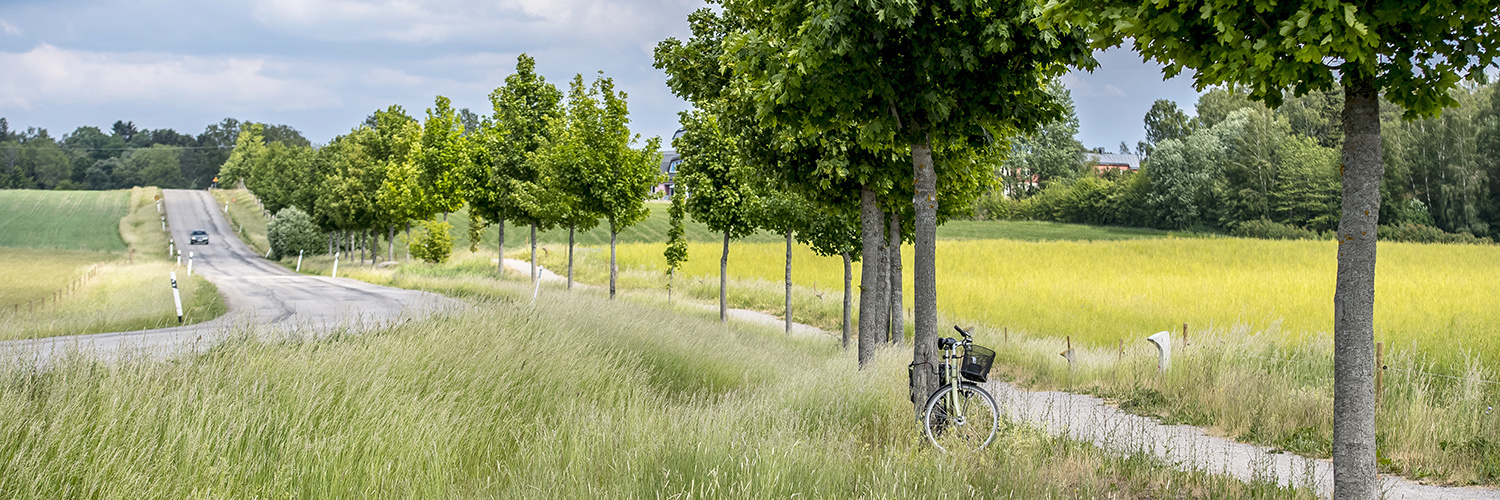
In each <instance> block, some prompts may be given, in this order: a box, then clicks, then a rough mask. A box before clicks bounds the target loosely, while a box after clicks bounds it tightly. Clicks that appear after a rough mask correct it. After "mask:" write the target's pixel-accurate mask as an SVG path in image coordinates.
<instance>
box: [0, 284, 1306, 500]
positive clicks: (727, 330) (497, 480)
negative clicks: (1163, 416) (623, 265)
mask: <svg viewBox="0 0 1500 500" xmlns="http://www.w3.org/2000/svg"><path fill="white" fill-rule="evenodd" d="M425 285H428V286H433V287H437V288H445V289H448V290H449V291H450V292H451V291H453V290H457V289H461V288H466V287H467V289H469V290H470V291H471V292H473V293H471V294H470V297H471V302H472V303H473V304H474V305H475V307H472V308H469V309H467V310H466V311H464V312H461V313H456V314H455V315H453V316H439V317H433V318H427V319H421V320H416V321H412V322H410V323H405V324H402V325H399V326H395V327H393V328H391V329H389V330H381V331H376V332H372V333H368V334H361V335H339V334H335V335H331V336H328V337H323V338H320V339H317V340H287V341H281V342H269V341H260V340H257V339H259V338H272V337H275V338H281V337H278V336H274V335H264V336H263V335H261V334H259V333H258V332H254V331H243V332H241V336H239V337H238V338H236V339H233V340H231V341H229V342H227V343H225V344H223V345H220V346H217V347H214V348H212V349H210V350H209V351H208V352H205V353H203V354H199V355H186V356H182V357H178V358H174V359H172V360H168V361H162V360H156V359H154V358H151V357H143V358H136V359H125V360H123V361H120V362H116V363H107V364H100V363H97V362H93V361H91V360H89V359H88V358H86V357H79V358H72V359H63V360H59V361H57V362H54V363H52V364H51V365H49V367H48V369H47V370H46V371H44V372H40V373H39V372H37V371H35V370H33V369H29V368H25V367H17V366H14V365H10V366H6V365H3V363H4V361H0V376H3V377H4V378H5V380H9V381H10V382H9V383H6V384H0V435H4V436H7V438H6V439H5V440H3V441H0V491H5V492H7V493H8V494H10V495H15V496H19V497H50V496H55V495H56V494H58V492H68V494H69V495H71V496H78V497H88V498H143V497H144V498H187V497H199V496H204V495H207V496H213V497H264V498H371V497H377V498H406V497H416V498H439V497H442V498H451V497H464V498H471V497H485V498H719V497H728V498H793V497H806V498H975V497H977V498H1034V499H1065V498H1067V499H1073V498H1103V497H1113V496H1116V495H1120V496H1123V497H1126V498H1149V497H1154V496H1156V495H1157V494H1159V493H1160V492H1162V491H1169V490H1181V491H1189V492H1193V495H1194V496H1197V497H1202V498H1250V497H1254V498H1292V497H1297V498H1310V496H1309V495H1308V494H1307V493H1306V492H1301V493H1300V495H1299V494H1298V492H1290V491H1281V490H1277V489H1275V488H1272V487H1267V486H1265V485H1247V484H1245V483H1241V482H1238V481H1234V480H1230V479H1226V478H1223V477H1218V476H1211V475H1208V474H1204V473H1201V472H1180V471H1175V470H1173V469H1172V467H1171V465H1169V464H1163V463H1161V462H1159V461H1156V460H1153V459H1151V458H1149V457H1146V456H1139V455H1137V456H1130V457H1122V456H1119V455H1116V454H1114V453H1106V452H1101V451H1099V450H1097V449H1095V448H1092V447H1089V446H1087V445H1082V444H1078V443H1076V442H1070V441H1066V440H1062V439H1056V438H1051V437H1048V436H1046V435H1045V434H1043V433H1042V432H1041V431H1039V430H1036V429H1033V428H1029V427H1006V428H1004V429H1003V432H1002V434H1001V435H1000V436H999V437H997V441H996V442H994V443H992V445H991V446H990V447H989V448H988V449H987V450H986V452H985V453H983V454H981V455H978V456H950V455H943V454H940V453H938V452H935V451H933V450H931V449H930V448H929V447H927V446H925V445H923V444H922V443H921V441H919V440H918V436H917V435H916V434H914V433H913V432H912V424H911V412H912V409H911V405H910V403H909V402H908V401H907V400H906V394H905V383H904V377H905V374H906V371H905V365H906V360H905V359H903V358H904V356H905V355H904V354H903V352H902V351H900V350H889V351H885V352H882V353H880V354H879V355H878V357H877V359H876V361H875V362H874V363H872V364H871V365H870V366H869V367H867V368H866V369H864V370H856V363H855V359H854V357H853V355H852V354H851V353H847V352H843V351H841V350H840V349H839V348H838V344H837V343H835V342H829V341H827V340H822V339H789V338H787V337H786V336H785V335H783V334H781V333H780V332H777V331H775V330H773V329H765V328H759V327H749V326H744V325H738V324H731V325H729V326H724V325H721V324H720V323H718V322H717V321H716V320H714V319H710V318H708V317H705V315H694V314H684V313H682V312H676V311H671V310H665V309H660V308H657V307H651V306H643V305H641V304H636V303H632V302H628V301H611V300H606V299H604V298H602V297H599V296H597V294H581V293H575V294H565V293H563V292H559V291H552V290H545V289H544V291H543V292H542V297H541V299H540V300H538V301H537V302H536V304H535V305H533V304H531V300H530V299H531V292H532V291H531V288H530V287H529V286H526V285H525V284H523V283H516V282H497V281H495V280H492V279H476V278H473V277H466V276H460V275H447V276H437V277H432V278H429V279H428V280H427V281H426V282H425ZM483 297H488V298H483ZM207 492H211V493H207Z"/></svg>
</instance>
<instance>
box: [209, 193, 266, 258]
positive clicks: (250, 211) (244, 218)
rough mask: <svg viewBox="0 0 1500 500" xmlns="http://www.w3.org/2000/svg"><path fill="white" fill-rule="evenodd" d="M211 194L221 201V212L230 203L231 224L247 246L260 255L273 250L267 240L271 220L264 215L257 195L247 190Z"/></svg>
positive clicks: (229, 217)
mask: <svg viewBox="0 0 1500 500" xmlns="http://www.w3.org/2000/svg"><path fill="white" fill-rule="evenodd" d="M210 192H211V193H213V195H214V199H216V200H218V201H219V203H220V205H219V210H221V211H222V210H223V207H224V203H226V202H227V203H228V205H229V213H228V219H229V224H230V225H232V226H234V229H235V231H236V232H237V233H238V234H239V236H240V239H241V240H244V242H245V244H247V245H250V248H251V249H254V250H255V252H256V253H259V254H265V253H266V251H267V250H270V249H271V243H270V240H268V239H266V224H267V223H269V222H270V220H271V219H270V218H268V217H266V216H264V215H262V212H261V208H260V201H259V200H257V199H256V198H255V195H252V194H250V191H248V190H245V189H214V190H211V191H210Z"/></svg>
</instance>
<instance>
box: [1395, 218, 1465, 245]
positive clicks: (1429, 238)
mask: <svg viewBox="0 0 1500 500" xmlns="http://www.w3.org/2000/svg"><path fill="white" fill-rule="evenodd" d="M1375 234H1376V236H1377V237H1378V238H1379V239H1380V240H1381V241H1404V242H1409V243H1462V244H1468V245H1488V244H1491V243H1493V241H1492V240H1489V239H1487V238H1478V237H1475V236H1474V235H1472V234H1469V233H1445V232H1443V230H1442V229H1438V228H1435V227H1432V226H1428V225H1423V224H1412V223H1410V222H1403V223H1401V224H1396V225H1390V226H1380V228H1379V229H1378V230H1377V232H1376V233H1375Z"/></svg>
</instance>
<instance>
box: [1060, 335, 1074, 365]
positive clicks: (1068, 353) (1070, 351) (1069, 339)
mask: <svg viewBox="0 0 1500 500" xmlns="http://www.w3.org/2000/svg"><path fill="white" fill-rule="evenodd" d="M1066 341H1067V343H1068V350H1066V351H1063V352H1061V353H1059V355H1060V356H1062V357H1064V358H1067V360H1068V370H1069V371H1072V370H1073V361H1075V358H1074V356H1073V337H1071V336H1069V337H1066Z"/></svg>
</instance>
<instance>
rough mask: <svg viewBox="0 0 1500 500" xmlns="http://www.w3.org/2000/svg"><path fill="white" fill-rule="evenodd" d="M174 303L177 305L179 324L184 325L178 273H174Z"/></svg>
mask: <svg viewBox="0 0 1500 500" xmlns="http://www.w3.org/2000/svg"><path fill="white" fill-rule="evenodd" d="M172 302H174V303H176V304H177V324H179V325H180V324H182V293H181V292H178V291H177V273H176V272H175V271H174V272H173V273H172Z"/></svg>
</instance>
